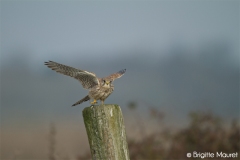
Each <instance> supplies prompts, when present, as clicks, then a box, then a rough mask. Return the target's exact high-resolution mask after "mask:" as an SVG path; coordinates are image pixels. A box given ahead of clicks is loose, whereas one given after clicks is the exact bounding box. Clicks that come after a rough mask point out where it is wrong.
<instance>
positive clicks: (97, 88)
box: [45, 61, 126, 106]
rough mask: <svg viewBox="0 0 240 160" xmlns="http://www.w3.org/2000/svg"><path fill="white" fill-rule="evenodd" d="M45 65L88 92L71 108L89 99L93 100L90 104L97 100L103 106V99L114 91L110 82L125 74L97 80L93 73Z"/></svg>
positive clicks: (121, 71) (122, 72) (123, 71)
mask: <svg viewBox="0 0 240 160" xmlns="http://www.w3.org/2000/svg"><path fill="white" fill-rule="evenodd" d="M45 65H47V66H48V67H49V68H51V69H52V70H55V71H56V72H58V73H61V74H64V75H67V76H70V77H73V78H75V79H77V80H78V81H79V82H80V83H81V84H82V86H83V88H85V89H87V90H89V92H88V95H87V96H86V97H84V98H83V99H81V100H79V101H77V102H76V103H74V104H73V105H72V106H76V105H78V104H81V103H82V102H85V101H88V100H90V99H93V102H91V104H96V103H97V100H100V101H102V104H104V101H105V99H106V98H107V97H108V96H109V95H110V94H111V93H112V92H113V90H114V86H113V84H112V82H113V81H114V80H115V79H117V78H120V77H121V76H122V75H123V74H124V73H125V72H126V69H123V70H120V71H119V72H117V73H113V74H111V75H109V76H108V77H104V78H98V77H97V76H96V74H95V73H92V72H88V71H84V70H81V69H76V68H73V67H69V66H66V65H63V64H60V63H56V62H53V61H48V62H45Z"/></svg>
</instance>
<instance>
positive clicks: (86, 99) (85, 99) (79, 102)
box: [72, 95, 90, 106]
mask: <svg viewBox="0 0 240 160" xmlns="http://www.w3.org/2000/svg"><path fill="white" fill-rule="evenodd" d="M88 100H90V97H89V96H88V95H87V96H86V97H84V98H83V99H81V100H79V101H77V102H76V103H74V104H73V105H72V106H76V105H79V104H81V103H82V102H85V101H88Z"/></svg>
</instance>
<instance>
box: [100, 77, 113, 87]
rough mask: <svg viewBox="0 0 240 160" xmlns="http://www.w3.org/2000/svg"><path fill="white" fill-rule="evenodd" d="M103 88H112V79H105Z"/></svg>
mask: <svg viewBox="0 0 240 160" xmlns="http://www.w3.org/2000/svg"><path fill="white" fill-rule="evenodd" d="M102 86H103V87H106V88H110V87H111V86H112V80H111V79H103V80H102Z"/></svg>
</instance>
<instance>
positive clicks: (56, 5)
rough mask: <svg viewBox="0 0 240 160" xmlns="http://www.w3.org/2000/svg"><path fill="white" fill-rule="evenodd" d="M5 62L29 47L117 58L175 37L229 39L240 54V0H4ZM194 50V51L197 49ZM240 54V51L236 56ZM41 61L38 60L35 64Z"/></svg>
mask: <svg viewBox="0 0 240 160" xmlns="http://www.w3.org/2000/svg"><path fill="white" fill-rule="evenodd" d="M0 3H1V15H0V16H1V18H0V19H1V65H5V64H6V63H8V64H9V62H11V60H12V59H13V58H14V57H19V54H20V55H21V54H22V53H23V52H24V53H25V56H26V57H27V58H30V59H31V62H32V63H33V64H36V62H37V61H46V60H48V59H58V60H61V61H62V60H69V61H70V60H73V59H81V60H82V59H84V60H89V59H91V58H92V57H93V56H94V57H95V59H96V60H97V59H98V58H100V59H101V58H102V57H104V58H106V59H111V58H115V57H117V56H126V55H127V54H129V53H130V52H132V50H134V51H135V52H137V51H141V50H148V51H151V52H149V56H148V57H149V59H155V58H156V57H159V56H161V55H163V54H166V53H165V52H163V51H164V50H165V49H168V48H169V47H171V45H173V44H174V43H183V44H184V45H187V46H188V47H189V48H190V49H191V48H195V49H198V47H199V44H201V43H203V42H206V43H208V41H213V40H222V39H224V40H225V41H227V42H228V43H230V44H231V50H232V53H233V55H235V56H238V54H239V1H145V2H144V1H114V2H112V1H91V2H89V1H61V2H59V1H58V2H56V1H4V0H3V1H1V2H0ZM192 54H194V53H192ZM235 58H236V57H235ZM34 66H35V67H36V65H33V67H34Z"/></svg>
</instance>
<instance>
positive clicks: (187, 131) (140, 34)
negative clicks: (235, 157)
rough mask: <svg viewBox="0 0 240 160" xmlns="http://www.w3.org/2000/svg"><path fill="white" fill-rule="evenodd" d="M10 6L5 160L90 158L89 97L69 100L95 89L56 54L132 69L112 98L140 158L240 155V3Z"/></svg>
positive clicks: (6, 16)
mask: <svg viewBox="0 0 240 160" xmlns="http://www.w3.org/2000/svg"><path fill="white" fill-rule="evenodd" d="M0 5H1V6H0V7H1V8H0V9H1V10H0V20H1V21H0V22H1V23H0V25H1V26H0V35H1V38H0V39H1V47H0V53H1V57H0V59H1V64H0V71H1V75H0V76H1V79H0V82H1V117H0V118H1V121H0V122H1V141H0V143H1V148H0V149H1V153H0V154H1V159H79V160H80V159H89V156H90V155H89V145H88V140H87V135H86V131H85V128H84V123H83V118H82V110H83V108H84V107H87V106H89V105H90V104H89V103H88V102H87V103H83V104H81V105H79V106H76V107H74V108H71V107H70V106H71V105H72V104H73V103H75V102H76V101H78V100H80V99H81V98H83V97H84V96H85V95H87V91H86V90H84V89H83V88H82V86H81V85H80V83H79V82H78V81H76V80H75V79H73V78H70V77H67V76H64V75H60V74H58V73H56V72H53V71H51V70H50V69H49V68H47V67H46V66H45V65H44V62H45V61H48V60H52V61H56V62H59V63H62V64H65V65H69V66H72V67H75V68H80V69H83V70H87V71H91V72H94V73H96V74H97V76H99V77H104V76H108V75H109V74H111V73H114V72H116V71H119V70H121V69H125V68H126V69H127V72H126V73H125V75H124V76H123V77H121V78H120V79H118V80H116V81H115V82H114V85H115V91H114V92H113V94H112V95H111V96H110V97H109V98H108V99H107V100H106V101H105V103H106V104H118V105H120V106H121V108H122V111H123V115H124V118H125V125H126V132H127V137H128V140H129V142H128V143H129V149H130V155H131V159H166V158H172V159H173V158H174V159H178V158H181V159H185V158H186V153H187V152H190V151H192V150H195V151H198V152H200V151H201V152H207V151H208V152H209V151H212V152H215V151H220V150H222V151H225V152H227V153H231V152H236V151H239V107H240V105H239V98H240V94H239V89H240V87H239V82H240V80H239V64H240V59H239V58H240V57H239V53H240V52H239V51H240V50H239V36H240V34H239V33H240V32H239V28H240V26H239V22H240V17H239V15H240V3H239V1H237V0H236V1H234V0H232V1H114V2H113V1H5V0H2V1H0ZM210 144H211V145H210ZM139 146H140V147H139ZM207 147H208V148H207Z"/></svg>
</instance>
